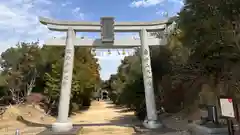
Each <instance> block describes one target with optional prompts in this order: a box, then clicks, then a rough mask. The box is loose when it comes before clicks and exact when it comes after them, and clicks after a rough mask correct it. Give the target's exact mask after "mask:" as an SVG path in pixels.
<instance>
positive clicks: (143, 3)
mask: <svg viewBox="0 0 240 135" xmlns="http://www.w3.org/2000/svg"><path fill="white" fill-rule="evenodd" d="M164 1H165V0H138V1H136V0H135V1H133V2H132V3H131V4H130V7H149V6H155V5H158V4H160V3H162V2H164Z"/></svg>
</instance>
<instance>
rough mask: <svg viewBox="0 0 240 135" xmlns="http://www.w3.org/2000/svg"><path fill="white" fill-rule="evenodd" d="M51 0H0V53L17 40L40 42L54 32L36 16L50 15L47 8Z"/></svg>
mask: <svg viewBox="0 0 240 135" xmlns="http://www.w3.org/2000/svg"><path fill="white" fill-rule="evenodd" d="M51 4H52V1H51V0H8V1H7V0H1V1H0V11H1V12H0V31H1V37H0V53H1V52H3V51H5V50H6V49H7V48H9V47H11V46H14V45H15V44H16V43H17V42H19V41H26V42H29V41H36V40H37V39H39V40H40V41H41V42H42V41H43V40H44V39H46V38H48V37H51V36H53V35H55V34H57V35H58V34H59V33H56V32H51V31H49V30H48V29H47V28H46V27H45V26H44V25H42V24H40V23H39V20H38V16H46V17H51V13H50V11H49V10H47V9H50V8H48V7H49V6H50V5H51Z"/></svg>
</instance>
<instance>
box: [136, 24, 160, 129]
mask: <svg viewBox="0 0 240 135" xmlns="http://www.w3.org/2000/svg"><path fill="white" fill-rule="evenodd" d="M147 36H148V33H147V31H146V29H142V30H141V32H140V39H141V60H142V72H143V82H144V89H145V100H146V108H147V109H146V111H147V117H146V119H145V120H144V123H143V125H144V126H145V127H146V128H150V129H155V128H159V127H161V126H162V124H161V123H160V122H159V121H158V118H157V111H156V103H155V96H154V89H153V79H152V68H151V58H150V51H149V46H148V43H147V40H148V38H147Z"/></svg>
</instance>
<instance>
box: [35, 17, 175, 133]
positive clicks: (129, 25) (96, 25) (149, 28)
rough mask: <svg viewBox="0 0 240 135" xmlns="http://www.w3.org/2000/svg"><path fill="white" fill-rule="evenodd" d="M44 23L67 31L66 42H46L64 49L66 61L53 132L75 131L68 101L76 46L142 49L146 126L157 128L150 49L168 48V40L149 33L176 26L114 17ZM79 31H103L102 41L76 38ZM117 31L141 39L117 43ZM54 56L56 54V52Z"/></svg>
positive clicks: (54, 40) (57, 40) (56, 40)
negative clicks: (156, 47) (131, 34)
mask: <svg viewBox="0 0 240 135" xmlns="http://www.w3.org/2000/svg"><path fill="white" fill-rule="evenodd" d="M39 20H40V22H41V23H42V24H44V25H46V26H47V27H48V29H50V30H53V31H61V32H66V33H67V37H66V38H65V39H49V40H47V41H45V45H47V46H65V59H64V67H63V75H62V84H61V93H60V102H59V110H58V118H57V122H56V123H53V124H52V130H53V131H54V132H65V131H69V130H70V129H72V127H73V125H72V122H71V121H70V120H69V118H68V112H69V102H70V94H71V82H72V72H73V59H74V46H82V47H97V48H132V47H141V51H142V54H141V58H142V72H143V80H144V88H145V99H146V108H147V118H146V120H145V122H144V125H145V126H146V127H147V128H158V127H160V126H161V123H159V122H158V119H157V113H156V104H155V99H154V90H153V82H152V71H151V61H150V52H149V46H159V45H165V44H166V42H167V40H166V38H164V37H165V36H163V38H155V37H150V36H148V32H161V31H165V32H167V33H168V32H169V31H170V30H172V29H173V28H174V27H173V26H174V24H173V23H172V22H170V23H172V24H171V25H169V26H167V24H169V22H168V21H157V22H114V20H113V18H111V17H105V18H102V19H101V23H100V22H74V21H57V20H52V19H48V18H44V17H39ZM76 32H101V34H102V38H101V39H81V38H76ZM114 32H139V34H140V39H124V40H117V39H116V40H114ZM53 53H54V52H53Z"/></svg>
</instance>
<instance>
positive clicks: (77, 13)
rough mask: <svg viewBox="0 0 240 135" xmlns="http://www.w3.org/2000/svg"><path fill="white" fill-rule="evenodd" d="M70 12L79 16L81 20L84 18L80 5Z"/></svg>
mask: <svg viewBox="0 0 240 135" xmlns="http://www.w3.org/2000/svg"><path fill="white" fill-rule="evenodd" d="M72 13H73V15H74V16H75V17H77V18H80V19H81V20H83V19H84V18H85V14H84V13H82V12H81V9H80V7H76V8H74V9H73V10H72Z"/></svg>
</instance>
